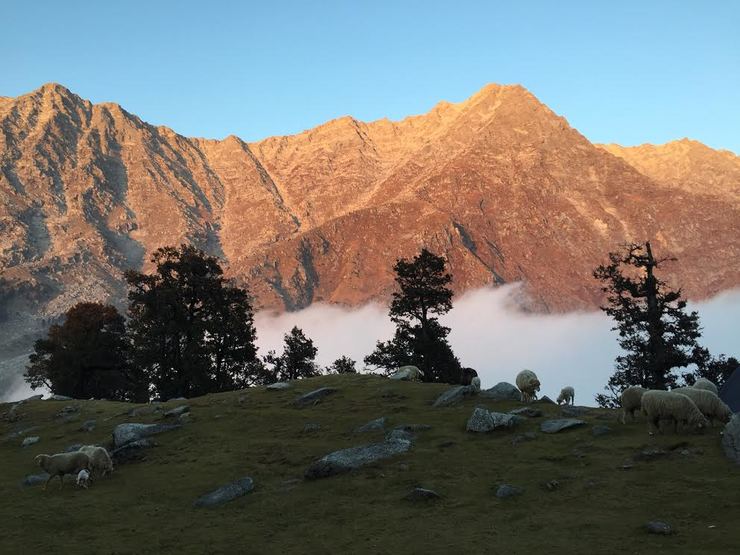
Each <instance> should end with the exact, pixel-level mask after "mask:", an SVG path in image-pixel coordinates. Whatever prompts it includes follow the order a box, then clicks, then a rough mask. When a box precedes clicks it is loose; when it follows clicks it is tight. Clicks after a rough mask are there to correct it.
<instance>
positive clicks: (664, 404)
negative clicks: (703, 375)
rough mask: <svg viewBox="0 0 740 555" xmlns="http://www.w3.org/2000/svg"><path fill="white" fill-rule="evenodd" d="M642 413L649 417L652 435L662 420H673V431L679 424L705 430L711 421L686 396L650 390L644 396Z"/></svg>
mask: <svg viewBox="0 0 740 555" xmlns="http://www.w3.org/2000/svg"><path fill="white" fill-rule="evenodd" d="M642 412H643V414H644V415H645V416H646V417H647V421H648V432H649V433H650V434H651V435H652V434H653V430H654V429H656V428H657V430H658V431H660V428H659V424H660V421H661V420H672V421H673V430H674V431H677V430H678V424H679V423H680V424H681V425H682V426H686V425H688V426H692V427H694V428H704V427H705V426H707V425H708V424H709V421H708V420H707V419H706V418H704V415H703V414H702V413H701V411H700V410H699V409H698V408H697V406H696V404H695V403H694V401H692V400H691V399H689V398H688V397H687V396H686V395H681V394H680V393H675V392H673V391H663V390H659V389H650V390H648V391H646V392H645V393H644V394H643V395H642Z"/></svg>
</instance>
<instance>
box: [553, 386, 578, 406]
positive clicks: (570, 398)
mask: <svg viewBox="0 0 740 555" xmlns="http://www.w3.org/2000/svg"><path fill="white" fill-rule="evenodd" d="M557 402H558V405H559V404H560V403H565V404H566V405H572V404H574V403H575V402H576V390H575V389H573V388H572V387H571V386H569V385H568V386H566V387H564V388H563V389H561V390H560V395H558V398H557Z"/></svg>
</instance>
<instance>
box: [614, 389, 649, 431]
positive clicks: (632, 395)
mask: <svg viewBox="0 0 740 555" xmlns="http://www.w3.org/2000/svg"><path fill="white" fill-rule="evenodd" d="M646 391H647V389H645V388H644V387H640V386H639V385H631V386H629V387H628V388H626V389H625V390H624V391H622V394H621V395H620V397H619V399H620V401H621V404H622V424H626V423H627V414H628V413H629V415H630V417H631V418H632V420H634V419H635V411H636V410H640V408H641V407H642V396H643V394H644V393H645V392H646Z"/></svg>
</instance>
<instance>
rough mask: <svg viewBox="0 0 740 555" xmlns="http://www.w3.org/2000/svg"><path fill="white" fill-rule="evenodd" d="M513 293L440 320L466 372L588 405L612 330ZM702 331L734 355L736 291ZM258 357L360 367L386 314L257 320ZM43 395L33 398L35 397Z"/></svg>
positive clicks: (19, 389) (739, 304) (490, 292)
mask: <svg viewBox="0 0 740 555" xmlns="http://www.w3.org/2000/svg"><path fill="white" fill-rule="evenodd" d="M516 287H517V286H516V285H507V286H503V287H498V288H496V289H490V288H486V289H478V290H475V291H470V292H468V293H466V294H464V295H462V296H460V297H459V298H456V299H455V301H454V304H455V306H454V308H453V309H452V311H451V312H450V313H449V314H447V315H445V316H444V317H443V318H442V321H443V323H444V324H445V325H447V326H449V327H450V328H451V329H452V331H451V333H450V336H449V340H450V343H451V344H452V347H453V349H454V351H455V354H457V356H458V358H459V359H460V361H461V363H462V364H463V365H464V366H470V367H473V368H475V369H476V370H477V371H478V375H479V376H480V377H481V382H482V386H483V387H484V388H488V387H491V386H493V385H495V384H496V383H497V382H499V381H509V382H512V383H513V382H514V377H515V376H516V373H517V372H518V371H519V370H521V369H522V368H530V369H532V370H534V371H535V372H536V373H537V375H538V376H539V378H540V381H541V382H542V390H541V392H540V395H548V396H550V397H551V398H554V397H555V396H557V394H558V392H559V391H560V388H561V387H563V386H565V385H572V386H573V387H575V390H576V401H577V402H578V403H580V404H592V403H593V398H594V395H596V393H599V392H601V391H602V389H603V387H604V385H605V384H606V381H607V380H608V378H609V376H610V375H611V374H612V372H613V369H614V358H615V357H616V356H617V354H618V353H619V347H618V345H617V341H616V339H617V336H616V332H614V331H611V329H610V328H611V327H612V322H611V320H609V318H608V317H607V316H606V315H605V314H603V313H602V312H599V311H593V312H570V313H565V314H547V315H544V314H531V313H526V312H522V311H521V310H519V309H518V308H517V307H516V304H515V303H514V301H513V298H514V297H515V293H516ZM689 308H690V309H692V310H698V311H699V315H700V318H701V324H702V327H703V330H704V331H703V336H702V339H701V342H702V344H703V345H704V346H705V347H707V348H708V349H709V351H710V352H711V353H712V354H714V355H717V354H719V353H725V354H727V355H734V356H738V355H740V289H735V290H732V291H727V292H725V293H722V294H720V295H718V296H716V297H714V298H712V299H709V300H706V301H702V302H699V303H691V304H690V305H689ZM255 324H256V327H257V344H258V346H259V350H260V353H261V354H263V355H264V354H266V353H267V351H268V350H270V349H274V350H276V351H277V352H278V353H280V352H281V351H282V348H283V335H284V334H285V333H287V332H288V331H290V329H291V328H292V327H293V326H298V327H300V328H302V329H303V331H304V332H305V333H306V335H307V336H308V337H310V338H311V339H313V341H314V344H315V345H316V346H317V347H318V356H317V362H318V363H319V364H320V365H321V366H328V365H329V364H331V363H332V362H333V361H334V360H335V359H337V358H339V357H340V356H342V355H347V356H349V357H351V358H352V359H354V360H356V361H357V363H358V364H357V367H358V368H362V367H363V364H362V359H363V358H364V357H365V356H366V355H368V354H369V353H370V352H372V350H373V349H374V348H375V343H376V341H378V340H387V339H389V338H390V337H391V336H392V335H393V329H394V326H393V324H392V323H391V321H390V320H389V318H388V309H387V307H386V306H383V305H380V304H368V305H365V306H362V307H359V308H354V309H349V308H342V307H338V306H334V305H326V304H320V303H319V304H314V305H312V306H310V307H309V308H306V309H305V310H301V311H299V312H290V313H282V314H274V313H270V312H260V313H258V314H257V315H256V317H255ZM39 392H41V391H40V390H37V391H36V392H35V393H39ZM33 393H34V392H32V391H31V389H30V388H29V387H28V386H27V385H26V384H25V383H23V381H22V379H19V380H17V381H16V382H15V383H14V385H13V386H12V387H11V388H9V390H8V391H6V392H5V394H3V392H0V400H5V401H8V400H18V399H23V398H25V397H28V396H29V395H31V394H33Z"/></svg>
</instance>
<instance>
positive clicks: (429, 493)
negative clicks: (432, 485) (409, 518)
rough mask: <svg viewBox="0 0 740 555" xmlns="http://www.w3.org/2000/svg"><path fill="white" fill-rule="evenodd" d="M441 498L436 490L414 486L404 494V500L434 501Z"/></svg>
mask: <svg viewBox="0 0 740 555" xmlns="http://www.w3.org/2000/svg"><path fill="white" fill-rule="evenodd" d="M441 498H442V496H441V495H440V494H438V493H437V492H436V491H434V490H431V489H426V488H414V489H412V490H411V491H410V492H409V493H407V494H406V495H405V496H404V499H405V500H406V501H436V500H437V499H441Z"/></svg>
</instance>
